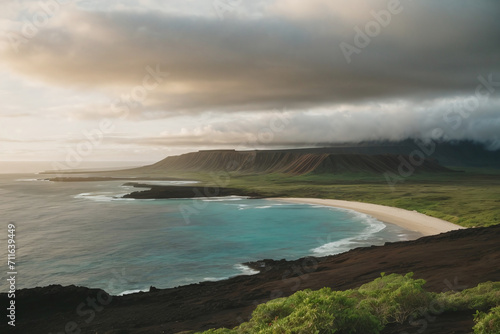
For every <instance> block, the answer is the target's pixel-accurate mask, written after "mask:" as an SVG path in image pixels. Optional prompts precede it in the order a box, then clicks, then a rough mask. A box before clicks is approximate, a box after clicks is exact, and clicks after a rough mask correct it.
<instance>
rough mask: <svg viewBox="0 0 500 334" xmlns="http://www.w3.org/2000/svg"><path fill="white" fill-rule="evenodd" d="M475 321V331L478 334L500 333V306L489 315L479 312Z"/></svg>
mask: <svg viewBox="0 0 500 334" xmlns="http://www.w3.org/2000/svg"><path fill="white" fill-rule="evenodd" d="M474 321H475V322H476V325H475V326H474V327H473V329H474V333H476V334H498V333H500V306H497V307H494V308H492V309H491V310H490V312H489V313H483V312H477V313H476V315H475V316H474Z"/></svg>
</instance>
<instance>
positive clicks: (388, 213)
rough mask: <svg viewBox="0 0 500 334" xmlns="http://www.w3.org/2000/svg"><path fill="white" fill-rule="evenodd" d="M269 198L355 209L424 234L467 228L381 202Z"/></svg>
mask: <svg viewBox="0 0 500 334" xmlns="http://www.w3.org/2000/svg"><path fill="white" fill-rule="evenodd" d="M269 199H270V200H276V201H282V202H289V203H298V204H313V205H324V206H330V207H335V208H342V209H349V210H354V211H358V212H361V213H365V214H367V215H370V216H372V217H374V218H376V219H378V220H380V221H382V222H384V223H389V224H394V225H397V226H399V227H402V228H405V229H407V230H410V231H414V232H418V233H421V234H422V235H423V236H430V235H436V234H440V233H444V232H449V231H454V230H460V229H465V227H462V226H460V225H456V224H453V223H450V222H448V221H446V220H443V219H439V218H434V217H431V216H427V215H425V214H423V213H419V212H416V211H409V210H405V209H400V208H396V207H392V206H385V205H379V204H371V203H362V202H353V201H344V200H335V199H322V198H283V197H278V198H269Z"/></svg>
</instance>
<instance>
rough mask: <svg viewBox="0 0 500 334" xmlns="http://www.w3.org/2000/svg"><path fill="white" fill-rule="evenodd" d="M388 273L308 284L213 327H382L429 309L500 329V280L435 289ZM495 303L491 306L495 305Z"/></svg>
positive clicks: (481, 329) (276, 332)
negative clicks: (247, 316) (340, 285)
mask: <svg viewBox="0 0 500 334" xmlns="http://www.w3.org/2000/svg"><path fill="white" fill-rule="evenodd" d="M412 277H413V273H409V274H406V275H405V276H402V275H398V274H391V275H387V276H386V275H384V274H382V275H381V277H380V278H377V279H375V280H374V281H372V282H370V283H367V284H364V285H362V286H361V287H360V288H358V289H352V290H346V291H332V290H331V289H329V288H323V289H321V290H317V291H311V290H304V291H299V292H296V293H295V294H293V295H291V296H290V297H287V298H279V299H275V300H271V301H269V302H267V303H265V304H261V305H259V306H257V308H256V309H255V311H254V312H253V314H252V319H251V320H250V321H249V322H246V323H243V324H242V325H240V326H238V327H236V328H234V329H213V330H209V331H206V332H204V333H214V334H223V333H227V334H243V333H262V334H267V333H269V334H281V333H283V334H284V333H303V334H309V333H365V334H370V333H380V331H381V330H382V329H383V328H384V327H385V326H386V325H387V324H389V323H404V322H406V321H410V319H413V320H415V319H419V318H422V319H425V316H424V315H426V314H429V313H430V314H434V315H438V314H441V313H443V312H452V311H463V310H471V311H474V310H478V311H477V313H476V316H475V321H476V325H475V326H474V332H475V333H499V332H500V331H499V329H500V306H499V305H500V282H487V283H483V284H479V285H478V286H477V287H475V288H472V289H467V290H463V291H461V292H456V291H449V292H445V293H439V294H437V293H432V292H427V291H426V290H425V289H424V287H423V286H424V284H425V281H424V280H422V279H413V278H412ZM490 308H491V310H490ZM487 310H490V311H489V313H483V312H481V311H487Z"/></svg>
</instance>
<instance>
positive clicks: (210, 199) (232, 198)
mask: <svg viewBox="0 0 500 334" xmlns="http://www.w3.org/2000/svg"><path fill="white" fill-rule="evenodd" d="M249 198H250V197H248V196H235V195H232V196H220V197H207V198H203V197H202V198H201V199H202V201H204V202H225V201H241V200H244V199H249Z"/></svg>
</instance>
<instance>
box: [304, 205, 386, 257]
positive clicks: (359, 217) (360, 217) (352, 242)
mask: <svg viewBox="0 0 500 334" xmlns="http://www.w3.org/2000/svg"><path fill="white" fill-rule="evenodd" d="M331 209H333V210H337V211H345V212H348V213H349V214H350V215H351V217H352V220H354V221H357V222H360V223H361V224H363V225H365V226H366V227H365V228H364V229H363V230H362V231H361V232H360V233H359V234H358V235H356V236H353V237H349V238H344V239H341V240H337V241H333V242H329V243H326V244H324V245H321V246H319V247H316V248H314V249H312V250H311V251H312V252H313V253H314V255H315V256H327V255H334V254H339V253H343V252H347V251H349V250H351V249H353V248H356V247H362V246H366V241H367V240H369V239H372V238H373V237H374V236H375V234H377V233H378V232H380V231H382V230H384V229H385V228H386V227H387V225H386V224H384V223H383V222H381V221H380V220H378V219H376V218H374V217H372V216H370V215H367V214H365V213H361V212H358V211H354V210H350V209H343V208H331Z"/></svg>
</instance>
